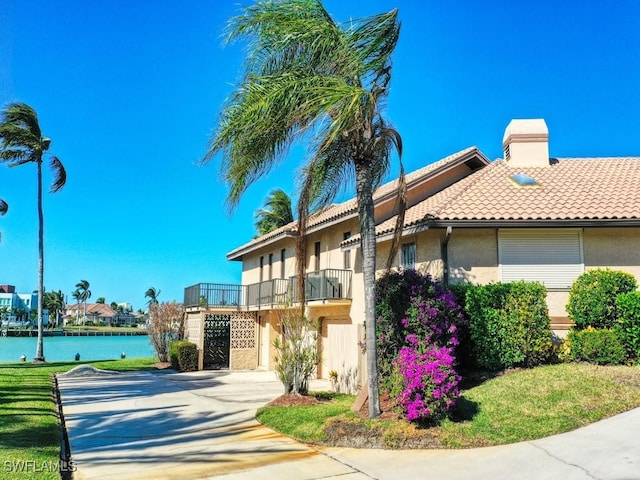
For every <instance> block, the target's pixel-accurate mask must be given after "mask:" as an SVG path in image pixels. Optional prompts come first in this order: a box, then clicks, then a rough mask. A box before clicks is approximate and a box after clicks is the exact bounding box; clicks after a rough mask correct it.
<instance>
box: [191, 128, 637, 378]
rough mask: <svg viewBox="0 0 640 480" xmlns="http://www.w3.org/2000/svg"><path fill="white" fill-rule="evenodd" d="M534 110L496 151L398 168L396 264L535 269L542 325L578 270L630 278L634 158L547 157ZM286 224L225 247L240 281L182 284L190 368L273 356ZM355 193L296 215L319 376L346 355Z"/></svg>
mask: <svg viewBox="0 0 640 480" xmlns="http://www.w3.org/2000/svg"><path fill="white" fill-rule="evenodd" d="M548 138H549V135H548V130H547V126H546V124H545V122H544V120H542V119H533V120H513V121H512V122H511V123H510V124H509V126H508V127H507V129H506V131H505V134H504V137H503V148H504V159H501V160H496V161H493V162H490V161H489V160H488V159H487V157H486V156H485V155H484V154H482V152H480V151H479V150H478V149H477V148H476V147H471V148H468V149H465V150H463V151H461V152H458V153H456V154H453V155H451V156H449V157H446V158H444V159H442V160H440V161H438V162H436V163H433V164H431V165H427V166H425V167H424V168H421V169H419V170H417V171H415V172H412V173H410V174H408V175H407V177H406V181H407V187H408V206H409V208H408V210H407V212H406V215H405V220H404V227H403V230H402V244H401V248H400V251H399V253H398V255H397V258H396V262H395V264H396V265H397V267H399V268H416V269H419V270H421V271H423V272H428V273H431V274H432V275H433V276H434V277H435V278H438V279H440V280H441V281H443V282H445V283H458V282H472V283H479V284H483V283H489V282H497V281H510V280H518V279H525V280H535V281H540V282H542V283H543V284H544V285H545V286H546V287H547V290H548V296H547V303H548V307H549V313H550V316H551V319H552V328H554V330H555V331H556V333H558V334H560V335H562V334H563V332H564V331H566V329H567V328H568V325H569V321H568V318H567V314H566V310H565V305H566V303H567V299H568V292H569V288H570V286H571V284H572V282H573V281H574V280H575V279H576V278H577V277H578V276H579V275H580V274H581V273H583V272H584V271H585V270H588V269H592V268H604V267H609V268H614V269H620V270H625V271H627V272H630V273H632V274H634V275H635V276H636V278H639V279H640V207H639V205H640V158H555V157H550V156H549V141H548ZM396 185H397V183H396V181H392V182H390V183H388V184H385V185H382V186H381V187H380V188H378V189H377V190H376V192H375V193H374V204H375V218H376V224H377V227H376V238H377V246H378V268H379V271H380V273H381V272H382V265H384V259H385V257H386V256H387V254H388V252H389V248H390V244H391V238H392V235H393V234H394V229H395V225H396V211H395V196H396V193H395V192H396ZM296 237H297V225H296V224H295V223H291V224H289V225H287V226H284V227H282V228H280V229H278V230H276V231H274V232H271V233H269V234H267V235H264V236H262V237H258V238H256V239H254V240H251V241H250V242H248V243H246V244H244V245H242V246H240V247H238V248H236V249H235V250H233V251H232V252H229V254H228V255H227V258H228V260H231V261H238V262H242V284H241V285H219V284H197V285H194V286H191V287H187V288H186V289H185V307H186V309H187V317H186V318H187V334H188V338H189V339H190V340H191V341H193V342H194V343H196V344H197V345H198V348H199V351H200V354H201V358H200V364H201V367H204V368H207V367H209V368H211V367H221V368H227V367H228V368H232V369H253V368H264V369H273V368H274V362H273V355H274V353H275V352H274V349H273V340H274V338H276V337H277V336H278V335H280V323H279V318H280V316H281V315H282V305H283V304H284V300H286V299H288V298H289V299H290V298H296V296H295V288H296V287H295V285H296V280H295V276H296V273H297V272H296V266H295V258H294V251H295V241H296ZM359 240H360V238H359V234H358V214H357V207H356V202H355V199H352V200H349V201H347V202H344V203H341V204H338V205H332V206H330V207H328V208H326V209H324V210H323V211H321V212H318V213H317V214H315V215H313V216H312V217H311V218H310V219H309V222H308V228H307V252H308V255H307V258H306V267H307V279H306V285H307V286H306V290H307V291H306V296H307V306H306V313H307V315H308V317H310V318H311V319H313V320H316V321H317V322H318V324H319V332H320V348H322V356H323V361H322V363H321V364H320V365H319V366H318V375H319V376H320V377H322V378H327V376H328V372H329V371H331V370H336V371H337V372H339V373H340V372H341V371H344V370H346V369H350V368H357V369H358V370H359V371H360V372H362V368H363V359H362V355H361V354H360V350H359V347H358V341H359V340H361V339H362V338H363V331H362V324H363V320H364V314H363V311H364V308H363V282H362V268H361V262H360V255H359Z"/></svg>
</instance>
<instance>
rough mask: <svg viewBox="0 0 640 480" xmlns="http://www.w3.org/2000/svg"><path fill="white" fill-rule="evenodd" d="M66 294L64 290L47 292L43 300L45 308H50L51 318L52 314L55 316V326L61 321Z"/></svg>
mask: <svg viewBox="0 0 640 480" xmlns="http://www.w3.org/2000/svg"><path fill="white" fill-rule="evenodd" d="M64 307H65V304H64V295H63V294H62V290H58V291H57V292H45V294H44V300H43V308H46V309H47V310H49V320H51V314H52V313H53V314H54V316H55V326H56V327H57V326H58V325H59V323H60V321H59V320H60V313H61V312H62V311H63V310H64Z"/></svg>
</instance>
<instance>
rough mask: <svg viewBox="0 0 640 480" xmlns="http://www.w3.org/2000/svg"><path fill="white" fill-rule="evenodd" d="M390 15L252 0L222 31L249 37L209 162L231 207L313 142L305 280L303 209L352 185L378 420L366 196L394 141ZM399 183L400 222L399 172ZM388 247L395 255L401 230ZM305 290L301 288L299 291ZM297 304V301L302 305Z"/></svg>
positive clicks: (370, 210)
mask: <svg viewBox="0 0 640 480" xmlns="http://www.w3.org/2000/svg"><path fill="white" fill-rule="evenodd" d="M399 32H400V24H399V21H398V12H397V10H392V11H390V12H388V13H383V14H379V15H374V16H371V17H367V18H363V19H360V20H351V21H349V22H348V23H346V24H339V23H336V22H335V21H334V20H333V19H332V18H331V16H330V15H329V14H328V12H327V11H326V10H325V8H324V6H323V5H322V2H321V1H320V0H282V1H278V2H273V1H259V2H257V3H255V4H254V5H253V6H250V7H247V8H245V9H244V12H243V14H241V15H239V16H237V17H234V18H232V19H231V20H230V22H229V25H228V36H227V41H235V40H248V42H247V43H248V54H247V58H246V62H245V73H244V77H243V80H242V83H241V84H240V85H239V87H238V88H237V89H236V90H235V92H234V93H233V94H232V95H231V97H230V98H229V100H228V101H227V104H226V105H225V106H224V108H223V110H222V113H221V116H220V120H219V124H218V126H217V128H216V130H215V132H214V134H213V136H212V139H211V143H210V146H209V150H208V152H207V155H206V156H205V157H204V159H203V160H202V162H203V163H206V162H207V161H209V160H210V159H211V158H213V157H214V156H215V155H216V154H219V153H221V154H222V172H223V175H224V177H225V179H226V181H227V183H228V184H229V194H228V197H227V204H228V206H229V207H230V208H231V209H233V208H234V207H235V206H236V205H237V203H238V202H239V200H240V197H241V196H242V194H243V193H244V192H245V190H246V189H247V188H248V187H249V186H250V185H251V184H252V183H253V182H254V181H255V180H257V179H258V178H260V177H262V176H263V175H265V174H266V173H268V172H269V171H270V170H271V168H273V167H274V165H276V164H277V163H278V162H279V161H281V160H282V159H283V158H284V156H285V155H286V154H287V152H288V149H289V147H290V146H291V144H292V143H293V142H294V141H304V142H308V143H309V144H310V148H309V159H308V160H307V161H306V162H305V163H304V165H303V168H302V174H301V175H300V183H299V185H298V188H299V190H300V191H299V198H300V200H299V201H298V207H297V210H298V222H299V237H298V242H297V244H298V245H297V247H298V248H297V257H298V269H299V272H300V275H299V279H300V281H301V282H303V281H304V280H303V279H304V275H303V272H304V261H302V259H304V258H305V256H306V253H305V247H306V242H305V240H304V236H305V232H306V218H307V215H308V212H309V210H310V206H320V205H322V204H327V203H328V202H330V201H331V200H332V199H333V198H334V196H335V195H336V194H337V192H339V191H340V190H342V186H343V185H345V184H347V183H348V182H347V181H353V179H355V187H356V188H355V189H356V196H357V204H358V213H359V217H360V234H361V252H362V258H363V279H364V302H365V312H364V313H365V328H366V331H367V336H366V350H367V377H368V382H367V383H368V395H369V416H370V417H372V418H373V417H377V416H378V415H379V414H380V401H379V393H378V371H377V352H376V337H375V272H376V239H375V223H374V215H373V214H374V205H373V191H374V189H375V188H376V187H377V186H378V185H379V184H380V182H381V181H382V180H383V178H384V176H385V175H386V173H387V172H388V169H389V166H390V162H391V155H392V153H393V151H394V150H395V151H397V152H398V156H399V157H400V156H401V154H402V142H401V138H400V135H399V134H398V132H397V131H396V130H394V129H393V128H391V127H390V126H389V125H388V123H387V122H386V121H385V120H384V118H383V116H382V105H383V103H384V100H385V99H386V97H387V95H388V93H389V90H388V87H389V82H390V80H391V54H392V53H393V50H394V49H395V46H396V43H397V40H398V35H399ZM400 178H401V181H399V182H398V185H399V187H400V194H399V195H398V199H399V202H398V210H399V213H400V214H399V215H398V219H397V220H398V226H401V225H402V222H403V217H404V202H403V200H404V199H405V194H404V171H403V169H402V164H400ZM396 231H397V236H396V238H395V239H394V241H393V242H392V248H391V254H390V258H391V257H392V256H393V255H395V251H396V249H397V245H398V243H399V242H398V240H399V234H400V233H401V228H396ZM299 289H300V290H299V291H300V292H301V293H302V292H304V286H303V285H300V286H299ZM301 303H302V302H301Z"/></svg>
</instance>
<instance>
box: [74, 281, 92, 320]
mask: <svg viewBox="0 0 640 480" xmlns="http://www.w3.org/2000/svg"><path fill="white" fill-rule="evenodd" d="M76 291H77V292H79V293H80V300H82V303H84V314H83V315H82V324H83V325H84V322H85V321H86V319H87V300H89V299H90V298H91V290H89V282H88V281H87V280H80V281H79V282H78V283H76Z"/></svg>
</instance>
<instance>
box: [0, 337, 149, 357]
mask: <svg viewBox="0 0 640 480" xmlns="http://www.w3.org/2000/svg"><path fill="white" fill-rule="evenodd" d="M36 342H37V338H36V337H0V362H19V361H20V357H21V356H22V355H24V356H25V357H27V362H30V361H31V360H33V357H34V356H35V354H36ZM77 353H79V354H80V360H115V359H119V358H120V356H121V355H122V353H124V354H125V356H126V358H140V357H154V356H155V350H154V349H153V347H152V346H151V344H150V343H149V337H147V336H146V335H135V336H126V337H125V336H122V337H120V336H104V337H103V336H99V337H45V338H44V358H45V359H46V360H47V361H48V362H67V361H73V360H75V357H76V354H77Z"/></svg>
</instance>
